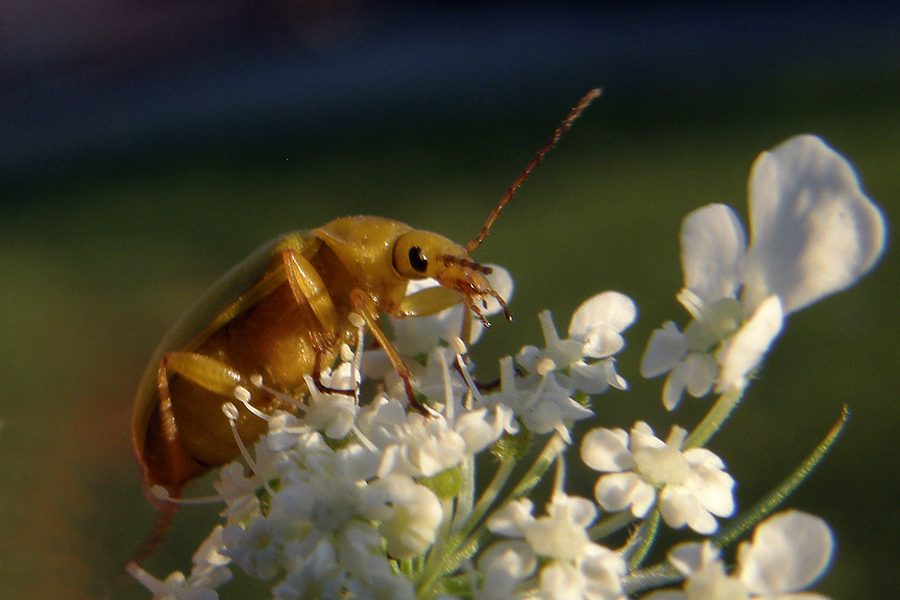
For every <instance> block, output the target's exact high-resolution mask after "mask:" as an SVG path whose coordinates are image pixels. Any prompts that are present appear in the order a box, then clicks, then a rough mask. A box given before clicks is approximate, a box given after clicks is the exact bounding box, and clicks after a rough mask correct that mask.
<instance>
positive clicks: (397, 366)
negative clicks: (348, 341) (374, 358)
mask: <svg viewBox="0 0 900 600" xmlns="http://www.w3.org/2000/svg"><path fill="white" fill-rule="evenodd" d="M350 302H351V304H353V309H354V310H355V311H356V312H357V313H358V314H359V316H361V317H362V318H363V321H365V322H366V327H367V328H368V329H369V331H371V332H372V335H373V336H374V337H375V340H376V341H377V342H378V344H379V345H380V346H381V347H382V348H383V349H384V351H385V352H387V355H388V359H390V361H391V364H392V365H393V366H394V370H395V371H397V374H398V375H400V378H401V379H402V380H403V387H404V388H405V389H406V397H407V398H408V399H409V404H410V406H412V407H413V408H415V409H416V410H418V411H419V412H421V413H422V414H425V415H427V414H428V413H427V412H426V411H425V407H424V406H422V405H421V404H420V403H419V401H418V400H416V394H415V392H414V391H413V388H412V383H411V381H410V380H411V379H412V373H410V371H409V367H407V366H406V363H404V362H403V359H402V358H401V357H400V353H399V352H397V348H395V347H394V344H392V343H391V340H389V339H388V337H387V336H386V335H385V334H384V331H382V330H381V327H379V326H378V315H377V312H376V308H375V302H374V300H372V297H371V296H369V295H368V294H366V293H365V292H364V291H362V290H353V291H352V292H350Z"/></svg>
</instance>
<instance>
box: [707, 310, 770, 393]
mask: <svg viewBox="0 0 900 600" xmlns="http://www.w3.org/2000/svg"><path fill="white" fill-rule="evenodd" d="M783 324H784V314H783V313H782V309H781V300H780V299H779V298H778V296H774V295H773V296H769V297H768V298H766V299H765V300H764V301H763V302H762V303H761V304H760V305H759V307H758V308H757V309H756V312H754V313H753V315H752V316H751V317H750V318H749V319H748V320H747V322H746V323H744V325H743V326H742V327H741V328H740V329H739V330H738V331H737V332H736V333H735V334H734V336H733V337H732V338H731V339H730V340H728V341H727V342H726V343H725V344H724V345H723V346H722V349H721V350H719V352H718V353H717V354H716V358H717V360H718V361H719V364H720V365H722V372H721V373H720V374H719V381H718V383H717V385H716V390H717V391H720V392H721V391H725V390H731V389H743V388H744V387H745V386H746V385H747V377H748V375H750V373H751V371H753V370H754V369H755V368H756V367H757V366H758V365H759V364H760V363H761V362H762V359H763V357H764V356H765V355H766V352H768V350H769V347H770V346H771V345H772V342H773V341H775V338H776V337H778V334H779V333H781V327H782V325H783Z"/></svg>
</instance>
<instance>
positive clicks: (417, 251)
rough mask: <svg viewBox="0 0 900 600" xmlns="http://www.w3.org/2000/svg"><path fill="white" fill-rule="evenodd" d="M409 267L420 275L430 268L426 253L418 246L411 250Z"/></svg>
mask: <svg viewBox="0 0 900 600" xmlns="http://www.w3.org/2000/svg"><path fill="white" fill-rule="evenodd" d="M409 266H411V267H412V268H413V269H415V270H416V271H418V272H419V273H424V272H425V270H426V269H427V268H428V259H427V258H425V253H424V252H422V249H421V248H419V247H418V246H413V247H411V248H410V249H409Z"/></svg>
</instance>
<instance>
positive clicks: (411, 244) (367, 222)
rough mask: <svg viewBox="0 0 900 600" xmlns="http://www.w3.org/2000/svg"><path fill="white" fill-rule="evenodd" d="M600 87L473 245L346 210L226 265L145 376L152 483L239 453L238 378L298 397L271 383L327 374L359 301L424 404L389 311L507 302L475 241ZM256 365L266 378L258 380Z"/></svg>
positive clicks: (141, 441)
mask: <svg viewBox="0 0 900 600" xmlns="http://www.w3.org/2000/svg"><path fill="white" fill-rule="evenodd" d="M597 95H599V91H597V90H594V91H592V92H591V93H589V94H588V95H587V96H585V97H584V98H583V99H582V101H581V102H580V103H579V104H578V105H577V106H576V107H575V108H574V109H573V110H572V112H571V113H570V114H569V116H568V118H567V119H566V120H565V121H563V123H562V125H560V127H559V128H558V129H557V130H556V132H555V134H554V136H553V137H552V138H551V140H550V142H548V143H547V145H546V146H544V148H543V149H542V150H541V151H540V152H539V153H538V155H537V156H536V157H535V158H534V160H532V162H531V164H529V165H528V167H527V168H526V169H525V171H523V173H522V174H521V175H520V176H519V178H518V179H517V180H516V182H515V183H514V184H513V186H512V187H510V189H509V191H507V193H506V194H505V195H504V197H503V198H502V199H501V201H500V202H499V203H498V205H497V206H496V207H495V208H494V210H493V212H492V213H491V215H490V216H489V217H488V219H487V222H486V223H485V225H484V227H483V228H482V230H481V232H480V234H479V235H478V236H477V237H476V238H475V239H474V240H472V241H471V242H470V243H469V244H468V245H467V246H466V247H463V246H460V245H458V244H456V243H454V242H452V241H450V240H448V239H447V238H445V237H443V236H440V235H438V234H436V233H431V232H428V231H421V230H416V229H413V228H411V227H409V226H407V225H404V224H403V223H400V222H398V221H393V220H391V219H385V218H380V217H365V216H357V217H344V218H340V219H337V220H335V221H332V222H331V223H328V224H327V225H325V226H323V227H319V228H317V229H313V230H311V231H309V232H298V233H290V234H287V235H284V236H282V237H280V238H278V239H276V240H274V241H272V242H270V243H269V244H267V245H265V246H263V247H262V248H260V249H259V250H257V251H256V252H254V253H253V254H251V255H250V256H249V257H248V258H246V259H245V260H244V261H243V262H241V263H240V264H239V265H237V266H236V267H234V268H233V269H232V270H231V271H229V272H228V273H227V274H226V275H225V276H223V277H222V278H221V279H220V280H219V281H218V282H217V283H216V284H214V285H213V286H212V287H211V288H210V289H209V290H208V291H207V292H206V293H205V294H204V295H203V296H202V297H201V298H200V299H199V300H198V301H197V303H196V304H195V305H194V307H193V308H191V309H190V310H189V311H188V313H187V314H186V315H185V316H184V317H183V318H182V319H181V320H180V321H179V322H178V323H177V324H176V325H175V326H174V327H173V329H172V330H171V331H170V332H169V334H168V335H167V336H166V337H165V338H164V340H163V342H162V343H161V344H160V346H159V348H158V349H157V351H156V353H155V354H154V356H153V358H152V359H151V361H150V364H149V366H148V367H147V370H146V371H145V373H144V376H143V378H142V380H141V384H140V387H139V389H138V395H137V399H136V402H135V408H134V414H133V419H132V434H133V440H134V447H135V451H136V453H137V456H138V459H139V461H140V463H141V465H142V466H143V469H144V478H145V481H146V483H147V484H148V485H150V486H153V485H162V486H165V487H167V488H170V489H172V490H175V491H176V492H177V490H179V489H180V487H181V486H183V484H184V483H186V482H187V481H189V480H191V479H193V478H195V477H197V476H199V475H201V474H203V473H204V472H205V471H206V470H208V469H209V468H211V467H215V466H219V465H223V464H225V463H227V462H230V461H231V460H232V459H233V458H235V457H236V456H237V455H238V453H239V450H238V447H237V445H236V442H235V440H234V435H233V433H232V430H231V425H230V423H229V420H228V418H227V417H226V416H225V415H224V414H223V412H222V406H223V404H225V403H226V402H229V401H232V400H233V398H234V390H235V388H236V386H238V385H241V386H243V387H245V388H247V389H248V390H249V391H250V392H251V405H252V406H253V407H254V408H255V409H257V410H260V411H262V412H266V413H271V412H272V411H274V410H276V409H279V408H290V407H288V406H283V405H282V404H283V401H282V400H280V399H279V398H278V397H277V395H276V394H272V393H271V392H270V391H267V390H275V391H277V392H278V393H281V394H285V395H288V396H291V397H294V398H300V397H301V396H302V395H303V394H305V393H306V392H307V391H308V390H307V384H306V379H305V378H306V377H307V376H312V377H313V379H314V381H316V382H318V379H317V377H318V374H319V373H320V372H321V370H322V369H324V368H326V367H330V366H331V365H332V364H333V363H334V361H335V359H336V357H337V354H338V352H339V351H340V348H341V345H342V344H344V343H349V344H351V345H352V344H353V343H354V342H355V341H356V339H355V338H356V335H357V332H358V331H359V330H358V328H357V327H355V326H353V325H352V324H351V318H350V314H351V313H356V314H358V315H360V316H361V317H362V319H363V321H364V322H365V327H366V329H368V331H369V332H370V333H371V334H372V336H373V337H374V338H375V339H376V341H377V342H378V343H379V344H380V345H381V346H382V347H383V348H384V349H385V350H386V351H387V353H388V355H389V357H390V358H391V362H392V363H393V366H394V368H395V369H396V370H397V372H398V373H399V374H400V376H401V377H402V378H403V380H404V382H405V386H406V393H407V396H408V397H409V400H410V403H411V404H412V405H413V406H417V402H416V400H415V396H414V394H413V391H412V386H411V383H410V374H409V370H408V369H407V367H406V365H405V364H404V363H403V360H402V359H401V357H400V356H399V354H398V353H397V351H396V349H394V347H393V345H392V344H391V342H390V341H389V340H388V339H387V338H386V336H385V335H384V333H383V332H382V331H381V329H380V328H379V326H378V321H377V320H378V315H379V314H381V313H385V314H388V315H391V316H393V317H397V318H404V317H415V316H423V315H430V314H434V313H437V312H439V311H441V310H444V309H446V308H449V307H451V306H454V305H456V304H459V303H463V304H464V305H465V306H466V307H467V308H468V309H469V311H470V314H474V315H475V316H476V317H478V318H480V319H482V320H484V317H483V315H482V313H481V311H482V307H483V306H484V303H485V302H486V300H487V299H489V298H495V299H497V300H499V301H500V303H501V305H503V300H502V298H500V297H499V295H498V294H497V293H496V292H495V291H494V290H493V288H492V287H491V285H490V283H489V282H488V280H487V278H486V277H485V274H486V272H487V271H488V270H487V269H486V268H484V267H482V266H481V265H479V264H478V263H476V262H474V261H473V260H472V259H471V257H470V256H469V253H470V252H471V251H472V250H474V249H475V248H477V247H478V245H480V243H481V241H482V240H483V239H484V237H485V235H486V234H487V231H488V229H489V228H490V226H491V224H492V223H493V221H494V219H495V218H496V217H497V215H498V214H499V212H500V209H502V208H503V206H504V205H505V204H506V203H507V202H508V201H509V199H510V198H511V197H512V195H513V193H514V192H515V190H516V189H517V188H518V187H519V186H520V185H521V184H522V183H523V182H524V181H525V179H526V178H527V176H528V174H529V173H530V172H531V170H532V169H533V168H534V167H535V166H536V165H537V164H538V163H539V162H540V161H541V159H542V158H543V155H544V154H545V153H546V152H547V151H548V150H549V149H550V148H551V147H553V145H555V144H556V141H557V140H558V139H559V137H560V135H561V134H562V133H563V132H564V131H565V130H566V129H568V128H569V126H571V124H572V122H573V121H574V120H575V118H576V117H577V116H578V115H579V114H580V113H581V111H582V110H583V109H584V108H585V107H586V106H587V105H588V104H589V103H590V101H591V100H593V99H594V98H596V97H597ZM424 278H433V279H435V280H437V282H438V283H439V284H440V287H438V288H431V289H430V290H428V291H427V293H423V292H419V293H415V294H411V295H407V285H408V283H409V282H410V281H412V280H414V279H424ZM504 309H505V306H504ZM256 376H261V377H262V381H263V382H264V384H265V385H264V386H262V387H261V386H257V385H254V381H258V380H257V378H256ZM317 385H318V383H317ZM264 388H265V389H264ZM239 411H240V415H239V417H238V419H237V421H236V426H237V430H238V433H239V434H240V436H241V439H242V440H243V441H244V442H245V443H247V444H249V443H251V442H252V441H254V440H255V439H256V438H257V437H258V436H259V435H260V434H261V433H262V432H263V431H264V430H265V427H266V422H265V421H264V420H262V419H260V418H258V417H256V416H254V415H253V414H251V413H250V412H249V411H248V410H247V409H246V407H243V406H241V407H240V408H239Z"/></svg>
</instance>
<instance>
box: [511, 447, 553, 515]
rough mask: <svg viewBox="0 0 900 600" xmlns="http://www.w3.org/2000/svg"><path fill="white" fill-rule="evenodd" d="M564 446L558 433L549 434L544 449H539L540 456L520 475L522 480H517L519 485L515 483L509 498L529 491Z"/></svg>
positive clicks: (518, 496) (514, 497)
mask: <svg viewBox="0 0 900 600" xmlns="http://www.w3.org/2000/svg"><path fill="white" fill-rule="evenodd" d="M565 447H566V442H565V440H563V439H562V438H561V437H560V436H559V434H558V433H554V434H553V435H551V436H550V439H549V440H547V444H546V445H545V446H544V449H543V450H542V451H541V454H540V456H538V457H537V459H536V460H535V461H534V464H533V465H531V468H530V469H528V472H527V473H525V475H524V476H522V480H521V481H519V485H517V486H516V487H515V489H514V490H513V491H512V493H511V494H510V495H509V499H510V500H515V499H516V498H520V497H522V496H524V495H525V494H527V493H528V492H530V491H531V490H532V489H533V488H534V486H536V485H537V484H538V483H539V482H540V481H541V478H542V477H543V476H544V473H545V472H546V471H547V469H549V468H550V465H552V464H553V461H554V460H556V457H557V456H559V454H560V452H562V451H563V449H564V448H565Z"/></svg>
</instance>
